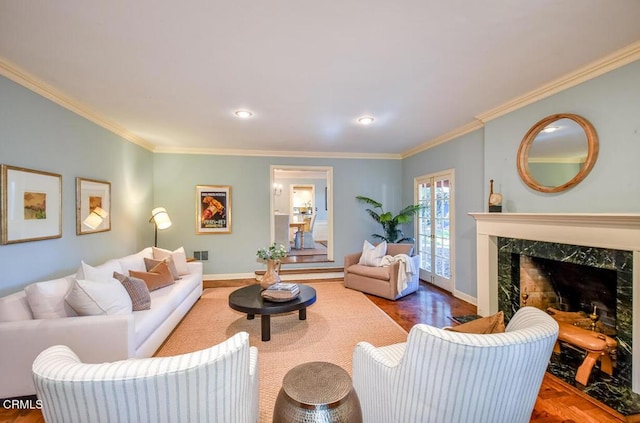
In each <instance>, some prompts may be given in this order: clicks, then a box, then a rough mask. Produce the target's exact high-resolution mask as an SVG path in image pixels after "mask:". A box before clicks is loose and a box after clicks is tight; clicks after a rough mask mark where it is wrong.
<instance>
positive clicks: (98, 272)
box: [76, 260, 122, 282]
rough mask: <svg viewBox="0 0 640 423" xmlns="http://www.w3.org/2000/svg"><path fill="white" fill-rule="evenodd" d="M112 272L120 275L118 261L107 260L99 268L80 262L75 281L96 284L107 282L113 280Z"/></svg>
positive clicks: (120, 268)
mask: <svg viewBox="0 0 640 423" xmlns="http://www.w3.org/2000/svg"><path fill="white" fill-rule="evenodd" d="M113 272H118V273H122V266H121V265H120V262H119V261H118V260H109V261H107V262H105V263H103V264H101V265H100V266H96V267H93V266H89V265H88V264H87V263H85V262H84V261H83V262H80V268H79V269H78V272H77V273H76V279H83V280H88V281H96V282H109V281H111V280H113Z"/></svg>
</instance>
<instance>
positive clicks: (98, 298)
mask: <svg viewBox="0 0 640 423" xmlns="http://www.w3.org/2000/svg"><path fill="white" fill-rule="evenodd" d="M66 301H67V303H68V304H69V305H70V306H71V307H72V308H73V309H74V310H75V311H76V313H78V315H79V316H98V315H105V314H129V313H131V311H132V304H131V298H130V297H129V294H128V293H127V290H126V289H125V288H124V286H122V284H121V283H120V282H119V281H117V280H115V279H113V278H111V280H110V281H108V282H96V281H90V280H85V279H76V281H75V283H74V284H73V287H72V288H71V291H69V293H68V294H67V297H66Z"/></svg>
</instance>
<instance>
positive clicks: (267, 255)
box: [256, 242, 287, 289]
mask: <svg viewBox="0 0 640 423" xmlns="http://www.w3.org/2000/svg"><path fill="white" fill-rule="evenodd" d="M256 256H257V257H258V258H259V259H261V260H264V261H266V262H267V271H266V272H265V274H264V276H262V279H261V280H260V286H262V287H263V288H265V289H267V288H268V287H270V286H271V285H273V284H274V283H278V282H280V275H279V274H278V272H279V271H280V263H281V260H282V259H283V258H285V257H286V256H287V250H286V249H285V248H284V245H282V244H280V245H276V243H275V242H274V243H273V244H271V245H270V246H269V247H266V248H260V249H259V250H258V251H257V252H256Z"/></svg>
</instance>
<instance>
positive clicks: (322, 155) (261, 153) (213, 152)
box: [153, 147, 402, 160]
mask: <svg viewBox="0 0 640 423" xmlns="http://www.w3.org/2000/svg"><path fill="white" fill-rule="evenodd" d="M153 152H154V153H158V154H196V155H198V154H200V155H209V156H249V157H296V158H307V159H373V160H400V159H402V155H400V154H377V153H332V152H321V151H277V150H276V151H269V150H234V149H214V148H183V147H156V148H155V149H153Z"/></svg>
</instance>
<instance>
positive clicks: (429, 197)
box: [414, 169, 455, 292]
mask: <svg viewBox="0 0 640 423" xmlns="http://www.w3.org/2000/svg"><path fill="white" fill-rule="evenodd" d="M414 193H415V194H414V195H415V197H416V198H415V201H416V204H420V205H422V206H424V208H422V209H421V210H420V211H419V213H418V218H417V219H416V226H417V228H416V234H417V239H418V242H417V248H418V254H419V255H420V279H422V280H425V281H427V282H430V283H432V284H434V285H436V286H438V287H440V288H442V289H444V290H446V291H449V292H453V288H454V286H455V281H454V276H453V271H452V269H453V268H454V263H453V258H454V255H453V251H454V250H453V169H450V170H447V171H444V172H441V173H436V174H431V175H426V176H422V177H419V178H416V179H415V186H414Z"/></svg>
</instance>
